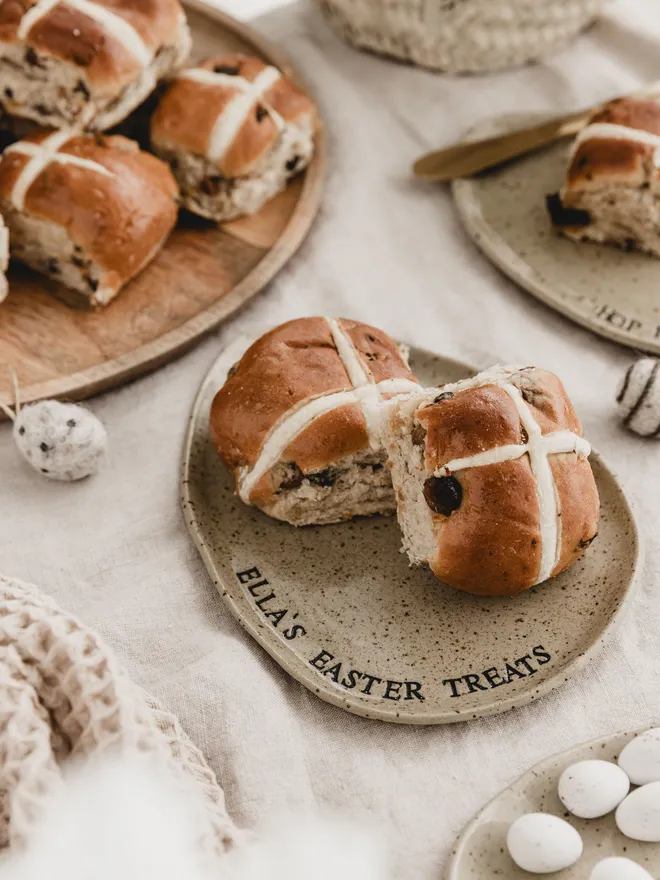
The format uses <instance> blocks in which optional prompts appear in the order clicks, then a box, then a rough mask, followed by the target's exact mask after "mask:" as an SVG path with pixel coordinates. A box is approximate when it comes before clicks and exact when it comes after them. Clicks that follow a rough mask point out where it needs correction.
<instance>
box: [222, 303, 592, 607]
mask: <svg viewBox="0 0 660 880" xmlns="http://www.w3.org/2000/svg"><path fill="white" fill-rule="evenodd" d="M210 427H211V435H212V438H213V442H214V444H215V446H216V448H217V450H218V453H219V454H220V457H221V458H222V460H223V461H224V462H225V464H226V465H227V467H228V468H229V469H230V470H231V472H232V473H233V476H234V479H235V482H236V492H237V494H238V495H239V497H240V498H241V499H242V501H244V502H245V503H246V504H248V505H253V506H255V507H258V508H260V509H261V510H263V511H264V513H267V514H268V515H269V516H272V517H275V518H277V519H280V520H285V521H286V522H289V523H291V524H293V525H296V526H304V525H311V524H326V523H333V522H339V521H342V520H347V519H351V518H353V517H356V516H369V515H372V514H383V515H387V514H392V513H394V512H395V511H396V513H397V516H398V521H399V525H400V527H401V530H402V532H403V547H404V550H405V551H406V552H407V553H408V556H409V558H410V561H411V563H412V564H416V565H417V564H428V565H429V566H430V567H431V569H432V571H433V572H434V573H435V575H436V576H437V577H438V578H440V579H441V580H442V581H444V582H446V583H448V584H451V585H452V586H454V587H457V588H458V589H461V590H466V591H468V592H472V593H477V594H484V595H511V594H514V593H518V592H521V591H523V590H526V589H528V588H529V587H532V586H534V585H536V584H540V583H542V582H544V581H546V580H548V578H551V577H553V576H554V575H556V574H558V573H559V572H561V571H563V570H564V569H566V568H568V566H570V565H571V564H572V563H573V562H575V561H576V560H577V559H578V558H579V557H580V556H581V555H582V554H583V553H584V551H585V549H586V548H587V547H588V546H589V544H590V543H591V541H592V540H593V539H594V537H595V536H596V532H597V527H598V518H599V500H598V491H597V489H596V484H595V481H594V477H593V474H592V471H591V466H590V464H589V460H588V458H589V454H590V451H591V450H590V447H589V444H588V443H587V441H586V440H585V439H584V437H583V436H582V427H581V425H580V422H579V420H578V418H577V416H576V414H575V411H574V409H573V407H572V405H571V402H570V400H569V399H568V397H567V395H566V392H565V390H564V388H563V386H562V384H561V382H560V381H559V379H558V378H557V377H556V376H555V375H553V374H552V373H549V372H547V371H545V370H541V369H538V368H537V367H496V368H493V369H491V370H487V371H486V372H484V373H480V374H479V375H477V376H475V377H473V378H471V379H467V380H464V381H462V382H457V383H455V384H452V385H445V386H443V387H442V388H423V387H421V386H420V385H419V383H418V382H417V380H416V379H415V377H414V376H413V374H412V373H411V371H410V367H409V366H408V361H407V352H406V350H405V349H404V348H401V347H400V346H399V345H397V343H396V342H395V341H394V340H393V339H391V338H390V337H389V336H387V335H386V334H385V333H383V332H382V331H381V330H377V329H376V328H374V327H370V326H367V325H365V324H360V323H358V322H356V321H349V320H346V319H339V318H301V319H299V320H295V321H290V322H289V323H287V324H283V325H281V326H280V327H276V328H275V329H274V330H271V331H270V332H269V333H266V334H265V335H264V336H262V337H261V338H260V339H258V340H257V341H256V342H254V343H253V344H252V345H251V346H249V347H248V348H247V350H246V351H245V353H243V354H242V357H240V359H239V360H238V361H237V362H236V363H234V364H231V365H228V375H227V380H226V382H225V383H224V385H223V386H222V388H220V389H219V390H218V392H217V394H216V395H215V398H214V400H213V404H212V407H211V415H210Z"/></svg>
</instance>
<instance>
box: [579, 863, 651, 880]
mask: <svg viewBox="0 0 660 880" xmlns="http://www.w3.org/2000/svg"><path fill="white" fill-rule="evenodd" d="M589 880H653V877H651V875H650V874H649V872H648V871H646V870H645V869H644V868H642V866H641V865H638V864H637V862H633V861H632V860H631V859H624V858H610V859H603V861H602V862H598V864H597V865H596V867H595V868H594V869H593V871H592V872H591V874H590V875H589Z"/></svg>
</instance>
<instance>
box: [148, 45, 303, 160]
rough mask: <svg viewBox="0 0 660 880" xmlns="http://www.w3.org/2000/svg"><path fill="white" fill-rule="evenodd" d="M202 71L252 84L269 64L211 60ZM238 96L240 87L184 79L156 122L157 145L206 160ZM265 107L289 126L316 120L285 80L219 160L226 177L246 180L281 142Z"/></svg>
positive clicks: (175, 83)
mask: <svg viewBox="0 0 660 880" xmlns="http://www.w3.org/2000/svg"><path fill="white" fill-rule="evenodd" d="M198 67H199V68H201V69H203V70H211V71H217V72H219V73H225V74H227V75H230V76H237V77H242V78H243V79H247V80H249V81H250V82H252V81H253V80H255V79H256V78H257V76H258V75H259V74H260V73H261V72H262V71H263V70H265V68H266V67H267V65H266V64H264V62H263V61H261V60H259V59H258V58H253V57H251V56H248V55H240V54H234V55H222V56H215V57H213V58H207V59H206V60H205V61H203V62H202V63H201V64H199V65H198ZM236 94H237V89H236V87H232V86H231V85H227V84H224V83H201V82H197V81H195V80H191V79H186V78H185V77H179V78H177V79H175V80H174V81H173V82H172V84H171V85H170V86H169V88H168V89H167V91H166V92H165V94H164V95H163V97H162V98H161V100H160V102H159V104H158V107H157V108H156V112H155V113H154V115H153V117H152V120H151V139H152V142H153V144H154V145H155V146H156V147H159V148H163V149H175V150H181V151H185V152H190V153H194V154H196V155H199V156H206V155H207V152H208V147H209V138H210V136H211V132H212V131H213V128H214V126H215V123H216V120H217V118H218V116H219V115H220V113H221V112H222V111H223V110H224V109H225V107H226V106H227V105H228V104H229V102H230V101H231V100H232V98H233V97H234V96H235V95H236ZM261 103H263V104H265V105H267V106H269V107H272V108H273V110H275V111H276V112H277V113H279V115H280V116H281V117H282V119H284V121H285V122H295V121H296V120H297V119H299V118H300V117H302V116H310V117H312V118H315V109H314V104H313V103H312V101H311V100H310V99H309V98H308V97H307V95H305V94H304V93H303V92H301V91H300V89H299V88H298V87H297V86H296V85H294V83H293V82H292V81H291V80H290V79H289V78H288V77H286V76H284V75H282V76H281V77H280V78H279V79H278V80H277V82H275V84H274V85H273V86H272V87H271V88H270V89H268V90H267V91H266V92H265V93H264V94H263V96H262V101H255V102H254V105H253V107H252V108H251V109H250V111H249V112H248V113H247V115H246V117H245V120H244V122H243V124H242V126H241V127H240V129H239V130H238V133H237V134H236V137H235V138H234V141H233V143H232V144H231V145H230V146H229V149H228V150H227V152H226V153H225V155H224V156H223V157H222V159H221V160H220V163H219V166H218V167H219V169H220V171H221V172H222V174H223V175H224V176H225V177H241V176H244V175H246V174H247V173H248V172H249V171H250V169H251V168H252V167H253V166H254V165H256V164H257V162H258V161H259V160H260V159H261V158H262V157H263V156H264V155H266V153H268V152H269V150H270V149H271V148H272V147H273V145H274V144H275V141H276V140H277V138H278V129H277V126H276V124H275V122H274V121H273V119H272V118H271V117H270V115H268V114H267V113H262V112H261V111H262V109H263V108H261V109H260V105H261Z"/></svg>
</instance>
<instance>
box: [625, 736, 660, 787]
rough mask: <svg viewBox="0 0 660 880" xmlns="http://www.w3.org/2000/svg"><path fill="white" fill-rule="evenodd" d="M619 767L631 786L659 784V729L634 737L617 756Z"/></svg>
mask: <svg viewBox="0 0 660 880" xmlns="http://www.w3.org/2000/svg"><path fill="white" fill-rule="evenodd" d="M619 767H621V769H622V770H623V771H624V773H627V774H628V778H629V779H630V781H631V782H632V783H633V785H647V784H648V783H649V782H660V728H653V730H647V731H646V733H642V734H640V736H636V737H635V739H633V740H632V741H631V742H629V743H628V745H627V746H626V747H625V748H624V749H623V751H622V752H621V754H620V755H619Z"/></svg>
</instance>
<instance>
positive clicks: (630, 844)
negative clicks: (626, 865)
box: [446, 730, 660, 880]
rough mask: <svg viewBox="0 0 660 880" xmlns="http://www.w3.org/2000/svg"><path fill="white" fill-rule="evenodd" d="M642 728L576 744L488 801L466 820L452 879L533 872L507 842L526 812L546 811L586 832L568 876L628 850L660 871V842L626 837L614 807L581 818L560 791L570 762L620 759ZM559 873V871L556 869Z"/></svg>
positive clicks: (496, 879) (520, 878)
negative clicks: (570, 810) (598, 816)
mask: <svg viewBox="0 0 660 880" xmlns="http://www.w3.org/2000/svg"><path fill="white" fill-rule="evenodd" d="M641 732H642V731H641V730H638V731H630V732H628V733H617V734H615V735H614V736H609V737H607V738H605V739H598V740H592V741H591V742H587V743H582V744H580V745H577V746H574V747H573V748H571V749H569V750H568V751H566V752H562V753H561V754H559V755H553V756H552V757H550V758H546V759H545V760H544V761H542V762H541V763H540V764H537V765H536V766H535V767H532V768H531V770H528V771H527V772H526V773H525V774H524V775H523V776H521V777H520V779H518V780H517V782H514V784H513V785H512V786H510V787H509V788H507V789H505V790H504V791H503V792H501V793H500V794H499V795H498V796H497V797H496V798H495V799H494V800H492V801H491V802H490V803H489V804H487V805H486V806H485V807H484V808H483V809H482V810H481V812H480V813H478V815H477V816H476V817H475V818H474V819H473V820H472V821H471V822H470V823H469V824H468V825H467V826H466V828H465V830H464V831H463V833H462V834H461V836H460V837H459V839H458V841H457V842H456V845H455V847H454V849H453V851H452V855H451V858H450V861H449V865H448V868H447V873H446V880H502V878H504V877H506V878H507V880H525V878H529V877H531V876H532V875H531V874H528V873H527V872H526V871H522V870H520V869H519V868H517V867H516V865H515V864H514V863H513V862H512V860H511V857H510V856H509V854H508V851H507V848H506V834H507V831H508V829H509V826H510V825H511V823H512V822H513V821H514V819H517V818H518V816H521V815H523V813H533V812H545V813H552V814H554V815H555V816H561V817H562V818H563V819H565V820H566V821H567V822H569V823H570V824H571V825H573V826H574V827H575V828H576V829H577V831H578V832H579V833H580V835H581V837H582V841H583V843H584V852H583V854H582V856H581V858H580V860H579V861H578V862H577V863H576V864H575V865H573V866H572V867H571V868H568V869H566V870H565V871H562V872H561V874H558V875H556V876H561V878H562V880H585V878H587V877H589V875H590V874H591V871H592V870H593V868H594V866H595V865H596V863H597V862H599V861H600V860H601V859H604V858H607V857H609V856H623V855H625V856H627V857H628V858H629V859H632V860H633V861H636V862H638V863H639V864H640V865H642V866H643V867H644V868H646V870H647V871H648V872H649V873H650V874H651V875H652V876H656V877H657V876H658V875H659V874H660V847H658V845H657V844H654V843H639V842H637V841H634V840H630V839H629V838H627V837H624V836H623V835H622V834H621V833H620V832H619V830H618V829H617V827H616V823H615V821H614V813H610V814H609V815H608V816H605V817H603V818H601V819H597V820H595V819H591V820H589V819H578V818H576V817H575V816H572V815H571V814H570V813H568V812H566V810H565V809H564V807H563V805H562V803H561V802H560V800H559V797H558V796H557V785H558V783H559V777H560V776H561V774H562V772H563V771H564V770H565V769H566V767H568V766H569V765H570V764H574V763H575V762H577V761H585V760H589V759H590V758H598V759H599V760H601V761H616V759H617V757H618V755H619V753H620V751H621V749H622V748H623V746H625V745H626V743H628V742H629V741H630V740H631V739H632V738H633V737H634V736H635V735H636V734H638V733H641ZM553 876H555V875H554V874H553Z"/></svg>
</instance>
